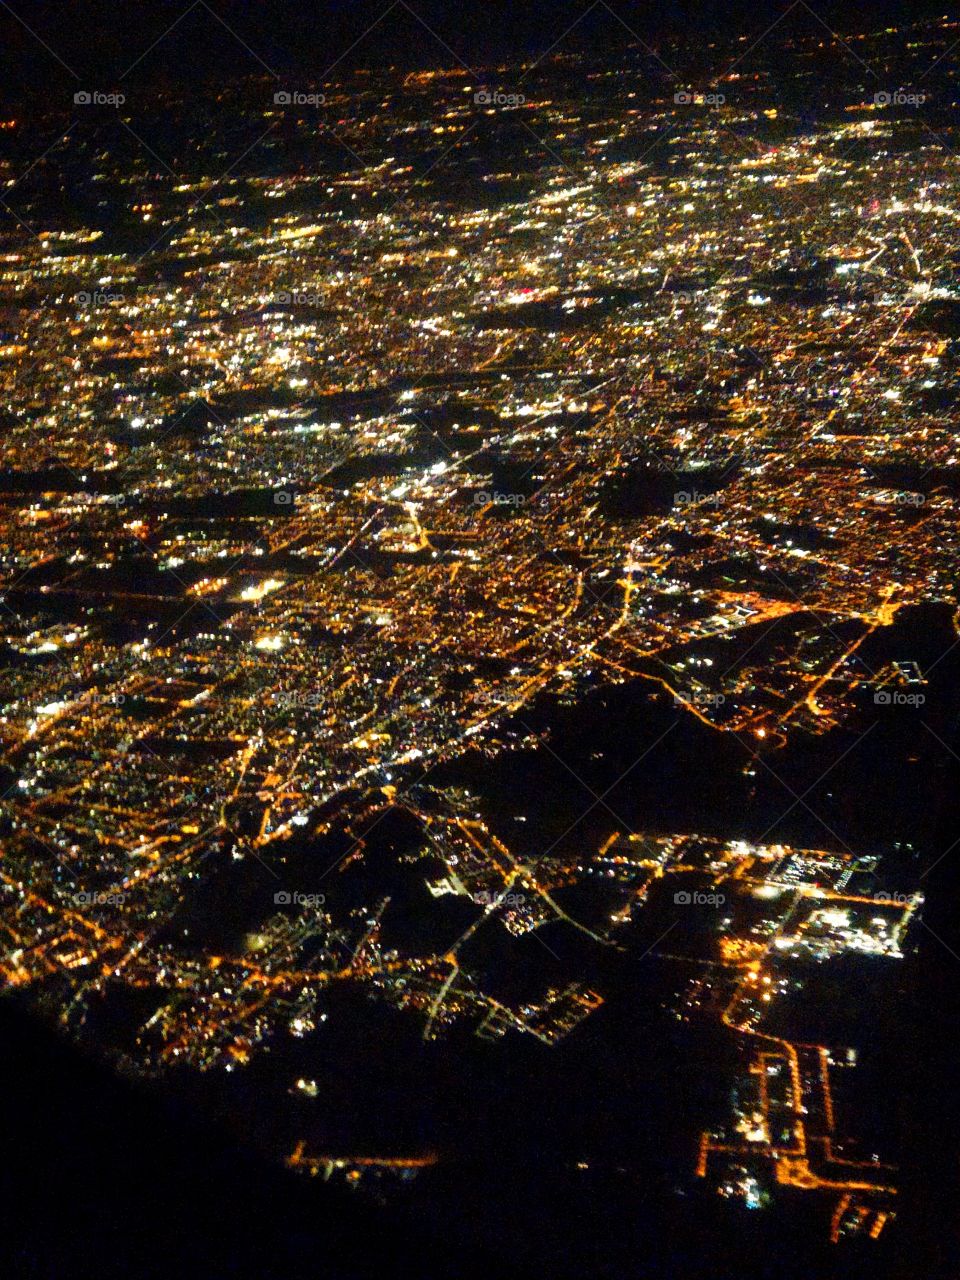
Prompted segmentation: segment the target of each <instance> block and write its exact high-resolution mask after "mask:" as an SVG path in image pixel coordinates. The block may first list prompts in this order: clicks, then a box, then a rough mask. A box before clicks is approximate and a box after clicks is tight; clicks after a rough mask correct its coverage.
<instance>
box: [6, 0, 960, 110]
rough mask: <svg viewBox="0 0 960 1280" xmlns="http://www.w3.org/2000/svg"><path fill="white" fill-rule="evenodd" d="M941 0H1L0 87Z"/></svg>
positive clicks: (591, 37) (663, 32) (543, 42)
mask: <svg viewBox="0 0 960 1280" xmlns="http://www.w3.org/2000/svg"><path fill="white" fill-rule="evenodd" d="M945 7H946V6H945V3H944V0H940V3H939V4H936V5H931V4H927V3H925V0H909V2H906V0H899V2H898V0H878V2H875V3H871V4H866V3H863V2H862V0H843V2H842V3H837V2H836V0H811V2H810V3H809V4H808V0H772V2H771V0H759V2H757V0H754V3H746V2H745V0H646V2H644V0H546V2H543V0H537V2H535V3H533V2H531V3H526V2H525V0H483V2H482V3H481V2H480V0H2V3H0V48H2V49H3V57H4V66H5V82H4V84H3V85H2V86H0V91H2V92H4V93H5V94H6V95H7V96H8V97H9V96H11V95H12V96H16V94H17V93H18V92H21V91H22V92H29V91H33V92H38V91H39V92H41V93H42V92H43V90H44V87H45V85H46V84H47V83H49V84H51V85H54V84H55V83H56V82H57V81H58V80H60V79H62V78H65V79H66V81H67V82H68V83H69V82H70V81H71V80H73V79H74V78H75V79H76V83H79V82H80V81H83V82H85V83H89V84H90V85H96V86H97V87H102V88H104V89H107V88H110V87H111V86H114V85H116V83H117V82H118V81H119V80H120V79H121V78H123V77H124V74H125V73H127V74H128V75H133V76H136V77H137V78H138V79H139V80H141V82H143V81H145V80H146V81H149V80H151V79H153V78H167V79H170V78H172V79H177V80H179V81H182V82H184V83H187V84H189V83H190V82H191V80H197V79H202V80H203V81H209V80H210V79H211V78H212V79H216V77H217V76H220V75H222V76H224V77H229V76H234V75H237V74H244V73H245V72H247V71H251V72H256V71H257V70H258V69H260V70H262V69H263V67H262V64H263V63H265V64H267V66H269V67H270V68H271V69H272V70H274V71H276V72H278V73H279V74H280V75H290V74H294V73H296V74H307V75H311V76H319V75H321V74H322V73H323V72H324V71H325V70H326V69H327V68H328V67H329V66H330V64H331V63H333V62H334V61H335V60H336V59H338V58H341V57H342V58H343V61H342V62H341V63H339V65H340V66H341V67H348V66H350V65H351V64H355V63H359V64H367V65H373V66H382V65H390V64H394V63H395V64H400V65H414V64H425V63H426V64H429V65H452V64H454V63H455V62H456V61H457V59H458V58H460V59H462V60H463V61H465V62H468V63H469V64H470V65H471V66H476V65H477V64H479V63H484V62H490V61H492V60H496V59H498V58H508V57H529V56H531V55H532V56H539V55H540V54H542V53H544V52H545V51H546V50H548V49H549V48H550V47H551V46H554V45H556V47H557V48H558V49H563V48H572V47H575V46H576V45H577V44H578V43H579V44H580V45H583V44H584V43H586V44H590V45H592V46H594V47H595V48H599V49H603V48H611V49H617V50H619V49H622V48H623V47H624V44H625V43H627V42H629V41H630V40H631V39H632V38H633V36H632V34H631V33H635V34H636V35H637V36H640V37H642V38H643V39H645V40H648V41H653V42H656V41H658V40H662V39H663V40H665V39H669V38H673V37H677V36H679V37H680V38H682V39H684V40H686V41H689V42H694V43H696V42H698V41H702V42H704V43H705V42H706V41H707V40H708V39H709V38H710V37H711V36H712V35H719V36H721V38H722V37H729V36H733V35H736V34H741V33H742V34H748V35H751V36H754V35H755V36H758V37H759V36H761V35H762V34H763V32H764V31H765V30H766V29H767V28H769V27H770V26H772V25H773V24H774V23H777V21H778V19H781V18H782V21H781V22H780V23H779V24H778V25H779V26H780V29H781V30H783V31H787V30H789V29H790V27H791V25H796V24H798V23H799V24H802V25H803V26H804V27H805V28H807V29H810V30H813V29H816V28H817V26H818V25H821V24H823V30H824V34H825V35H826V34H827V31H826V28H827V27H829V28H831V29H833V30H835V31H837V32H840V33H842V32H844V31H850V30H852V29H857V28H858V27H860V28H861V29H862V27H864V26H867V27H875V26H880V25H882V24H883V23H884V22H886V21H888V20H890V19H891V18H892V19H894V20H896V19H897V18H901V19H903V18H904V17H908V18H910V19H915V18H916V17H918V16H920V15H921V14H922V13H928V14H933V13H938V12H942V11H943V10H944V8H945ZM783 15H786V16H785V17H784V16H783ZM228 27H229V28H230V29H229V30H228V29H227V28H228ZM28 28H29V30H28ZM571 28H572V30H571ZM45 46H48V47H45ZM151 46H152V47H151ZM55 55H56V56H55ZM58 59H60V60H62V61H58ZM138 60H139V61H138ZM261 60H262V61H261ZM134 62H136V66H135V67H134V68H133V70H132V71H128V68H130V66H131V64H132V63H134ZM64 64H66V65H64ZM67 68H69V70H68V69H67ZM71 72H72V73H75V77H74V75H71Z"/></svg>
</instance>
